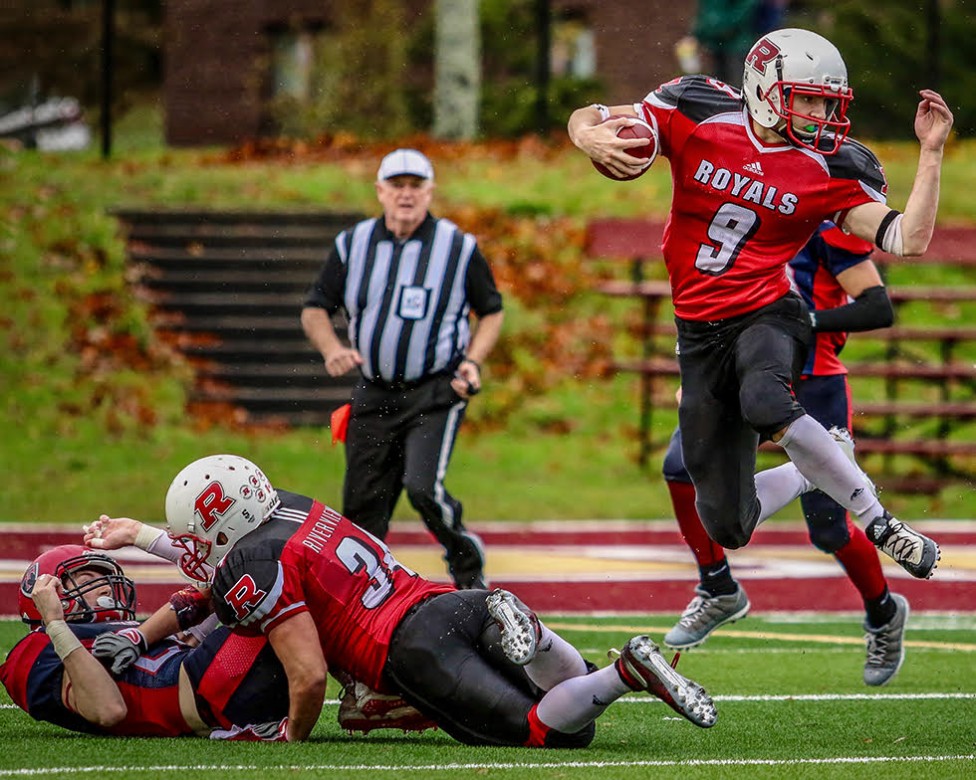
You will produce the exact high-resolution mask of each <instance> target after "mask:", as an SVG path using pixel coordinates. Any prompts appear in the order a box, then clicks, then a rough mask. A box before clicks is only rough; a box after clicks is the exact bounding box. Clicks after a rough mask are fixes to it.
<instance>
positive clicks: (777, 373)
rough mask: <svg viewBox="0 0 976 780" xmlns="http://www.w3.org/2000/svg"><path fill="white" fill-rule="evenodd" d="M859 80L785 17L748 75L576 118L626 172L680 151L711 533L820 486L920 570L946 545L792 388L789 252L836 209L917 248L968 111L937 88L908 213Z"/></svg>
mask: <svg viewBox="0 0 976 780" xmlns="http://www.w3.org/2000/svg"><path fill="white" fill-rule="evenodd" d="M852 97H853V93H852V91H851V89H850V88H849V87H848V82H847V67H846V66H845V64H844V61H843V59H842V58H841V55H840V53H839V52H838V51H837V49H836V47H834V46H833V44H831V43H830V42H829V41H827V40H826V39H825V38H823V37H821V36H819V35H817V34H815V33H812V32H809V31H807V30H798V29H787V30H777V31H774V32H771V33H769V34H767V35H764V36H763V37H762V38H760V39H759V41H758V42H757V43H756V44H755V45H754V46H753V48H752V50H751V51H750V52H749V54H748V55H747V57H746V61H745V67H744V70H743V89H742V91H741V92H740V91H738V90H736V89H733V88H732V87H730V86H728V85H727V84H724V83H722V82H720V81H717V80H716V79H713V78H709V77H707V76H684V77H681V78H678V79H675V80H673V81H671V82H668V83H667V84H664V85H662V86H660V87H658V88H657V89H656V90H654V91H653V92H651V93H650V94H648V95H647V96H646V97H645V98H644V99H643V100H642V101H640V102H637V103H634V104H631V105H619V106H614V107H612V108H609V109H608V108H607V107H606V106H599V105H593V106H588V107H585V108H580V109H577V110H576V111H574V112H573V114H572V116H571V117H570V120H569V127H568V130H569V136H570V138H571V139H572V141H573V143H574V144H575V145H576V146H577V147H579V148H580V149H581V150H582V151H583V152H584V153H585V154H586V155H587V156H588V157H590V158H591V160H593V161H594V162H597V163H599V164H601V165H603V166H604V167H606V168H608V169H609V170H610V171H611V172H612V173H613V174H614V175H616V176H619V177H620V178H626V177H633V176H635V175H639V174H640V173H641V172H642V171H643V170H644V169H645V168H646V167H647V166H648V165H649V164H650V162H651V161H653V155H652V156H651V157H650V158H649V159H639V158H636V157H634V156H632V155H631V154H630V153H629V152H628V149H630V148H632V147H637V146H647V145H648V144H649V143H650V144H654V145H655V147H656V148H655V151H659V152H660V154H661V155H663V156H664V157H666V158H667V159H668V162H669V163H670V165H671V178H672V187H673V190H672V202H671V211H670V214H669V216H668V224H667V227H666V229H665V232H664V242H663V254H664V259H665V263H666V265H667V268H668V276H669V279H670V283H671V293H672V300H673V302H674V309H675V321H676V324H677V328H678V347H679V352H680V354H679V363H680V368H681V381H682V398H681V402H680V405H679V408H678V419H679V425H680V427H681V431H682V435H683V437H684V441H683V453H684V458H685V465H686V466H687V469H688V472H689V474H690V475H691V478H692V481H693V482H694V485H695V490H696V494H697V498H696V507H697V510H698V513H699V515H700V517H701V520H702V523H703V524H704V526H705V529H706V530H707V531H708V535H709V537H711V539H712V540H714V541H715V542H716V543H717V544H719V545H721V546H722V547H726V548H730V549H735V548H738V547H742V546H743V545H745V544H747V543H748V541H749V539H750V538H751V537H752V534H753V532H754V531H755V529H756V526H757V525H758V524H759V523H760V522H761V521H762V520H764V519H765V518H767V517H769V516H770V515H771V514H773V513H774V512H775V511H777V510H778V509H780V508H782V506H785V504H786V503H788V502H789V501H790V500H792V498H794V497H796V496H798V495H801V494H802V493H805V492H807V491H809V490H810V489H811V487H813V486H815V487H817V488H819V489H820V490H822V491H823V492H824V493H826V494H827V495H829V496H830V497H831V498H833V499H834V500H835V501H837V502H838V503H839V504H841V505H842V506H844V507H845V508H846V509H847V510H849V511H850V512H851V513H852V514H853V515H854V516H856V517H857V519H858V520H859V521H860V522H861V523H862V524H863V525H864V528H865V531H866V532H867V535H868V538H869V539H870V540H871V541H872V542H873V543H874V545H875V546H877V547H878V548H879V549H881V550H882V551H883V552H884V553H886V554H887V555H889V556H891V557H892V558H893V559H894V560H895V561H897V562H898V563H899V564H900V565H901V566H902V567H903V568H904V569H906V570H907V571H908V572H909V573H910V574H911V575H912V576H914V577H919V578H928V577H930V576H931V574H932V572H933V570H934V569H935V566H936V564H937V562H938V559H939V548H938V545H937V544H936V543H935V542H934V541H933V540H932V539H929V538H928V537H926V536H925V535H923V534H921V533H919V532H918V531H916V530H914V529H913V528H911V527H910V526H909V525H908V524H906V523H904V522H902V521H900V520H897V519H895V518H894V517H892V516H891V514H890V513H889V512H887V511H886V510H885V508H884V507H883V506H882V505H881V503H880V502H879V501H878V498H877V496H876V495H875V494H874V492H873V491H872V490H871V487H870V480H868V479H867V477H866V475H864V473H863V472H862V471H861V470H860V469H859V468H858V467H857V466H856V464H854V463H852V462H851V461H850V460H849V459H848V458H847V456H846V455H845V453H844V452H843V450H842V449H841V447H840V446H839V445H838V443H837V442H836V441H835V440H834V439H833V437H831V435H830V434H829V433H828V432H827V429H826V428H824V427H823V425H821V424H820V423H819V422H817V420H816V419H815V418H814V417H812V416H810V415H808V414H807V413H806V411H805V410H804V408H803V407H802V406H801V405H800V403H799V402H798V401H797V399H796V395H795V393H794V389H793V376H795V375H796V374H797V373H798V372H799V371H800V369H801V368H802V365H803V361H804V360H805V357H806V351H807V346H808V344H809V343H810V341H811V340H812V336H813V333H812V327H811V323H810V317H809V311H808V310H807V307H806V305H805V304H804V302H803V300H802V299H801V298H800V297H799V296H798V295H797V294H796V293H794V292H792V291H791V289H790V281H789V279H788V277H787V274H786V272H785V269H786V265H787V263H788V262H789V261H790V260H791V259H792V258H793V257H795V256H796V254H797V253H798V252H799V251H800V249H802V247H803V245H804V244H805V243H806V242H807V240H808V239H809V238H810V236H811V235H813V233H814V231H815V230H816V229H817V227H818V226H819V225H820V223H821V222H822V221H823V220H825V219H831V220H833V221H834V222H835V223H836V224H837V225H838V226H839V227H840V228H841V229H842V230H843V231H844V232H845V233H848V234H853V235H855V236H858V237H860V238H862V239H864V240H866V241H871V242H874V243H875V244H876V245H877V246H879V247H881V248H882V249H884V250H885V251H888V252H891V253H893V254H896V255H900V256H908V257H912V256H918V255H921V254H923V253H924V252H925V250H926V248H927V247H928V244H929V241H930V240H931V237H932V231H933V229H934V226H935V216H936V211H937V209H938V201H939V181H940V177H941V164H942V154H943V148H944V146H945V142H946V138H947V137H948V135H949V131H950V129H951V127H952V113H951V112H950V111H949V108H948V106H947V105H946V103H945V101H944V100H943V99H942V97H941V96H940V95H938V94H937V93H935V92H932V91H931V90H922V92H921V98H922V99H921V102H920V103H919V105H918V109H917V112H916V115H915V135H916V137H917V138H918V140H919V144H920V151H919V161H918V169H917V172H916V175H915V182H914V186H913V187H912V191H911V193H910V195H909V197H908V201H907V204H906V206H905V211H904V213H899V212H897V211H895V210H894V209H891V208H889V207H888V206H887V205H885V200H886V195H885V193H886V190H887V183H886V181H885V177H884V173H883V172H882V169H881V165H880V164H879V163H878V160H877V158H876V157H875V156H874V154H872V153H871V151H870V150H868V149H867V148H866V147H864V146H863V145H861V144H859V143H857V142H856V141H853V140H848V139H847V133H848V131H849V130H850V121H849V120H848V119H847V116H846V112H847V106H848V104H849V103H850V101H851V99H852ZM617 115H620V118H616V119H610V120H609V121H605V120H607V119H608V118H609V117H610V116H617ZM637 119H640V120H642V121H644V122H646V123H648V124H649V125H650V126H651V127H652V128H653V129H654V135H655V137H654V138H653V139H652V140H650V141H648V140H647V139H622V138H618V137H617V135H616V132H617V130H618V129H620V128H622V127H626V126H628V125H632V124H634V123H635V121H636V120H637ZM760 437H763V438H769V439H771V440H772V441H773V442H775V443H777V444H778V445H779V446H780V447H782V448H783V449H784V451H785V452H786V454H787V455H788V456H789V458H790V461H791V464H792V467H791V468H789V469H785V468H784V469H781V471H780V472H778V476H777V480H776V484H775V485H773V484H770V481H768V480H767V481H765V482H759V481H757V478H756V475H755V464H756V449H757V446H758V443H759V439H760ZM787 465H790V464H787Z"/></svg>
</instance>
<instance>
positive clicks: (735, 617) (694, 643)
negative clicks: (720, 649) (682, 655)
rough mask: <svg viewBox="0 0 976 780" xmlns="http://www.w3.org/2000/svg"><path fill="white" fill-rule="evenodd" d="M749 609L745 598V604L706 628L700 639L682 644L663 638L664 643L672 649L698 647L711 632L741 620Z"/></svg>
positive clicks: (749, 606) (748, 603) (750, 606)
mask: <svg viewBox="0 0 976 780" xmlns="http://www.w3.org/2000/svg"><path fill="white" fill-rule="evenodd" d="M750 609H752V602H751V601H749V600H748V599H747V600H746V605H745V606H744V607H743V608H742V609H740V610H739V611H738V612H733V613H732V614H731V615H729V616H728V617H727V618H725V619H724V620H723V621H721V622H720V623H716V624H715V625H714V626H712V627H711V628H710V629H708V631H707V632H706V633H705V635H704V636H703V637H702V638H701V639H696V640H694V641H692V642H685V643H683V644H672V643H671V642H669V641H668V640H667V639H665V640H664V644H665V646H667V647H669V648H671V649H672V650H691V649H692V648H693V647H698V646H699V645H702V644H704V643H705V640H706V639H708V637H710V636H711V635H712V632H714V631H716V630H717V629H719V628H721V627H722V626H726V625H728V624H730V623H737V622H738V621H740V620H742V619H743V618H744V617H746V616H747V615H748V614H749V610H750Z"/></svg>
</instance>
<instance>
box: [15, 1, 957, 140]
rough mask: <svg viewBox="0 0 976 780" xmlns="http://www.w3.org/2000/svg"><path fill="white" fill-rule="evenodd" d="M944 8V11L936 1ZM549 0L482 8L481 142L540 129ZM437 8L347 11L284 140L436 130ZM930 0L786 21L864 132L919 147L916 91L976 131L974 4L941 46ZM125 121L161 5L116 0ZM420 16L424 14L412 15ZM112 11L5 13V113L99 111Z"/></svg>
mask: <svg viewBox="0 0 976 780" xmlns="http://www.w3.org/2000/svg"><path fill="white" fill-rule="evenodd" d="M932 1H933V2H934V1H935V0H932ZM535 5H536V0H481V2H480V13H481V19H482V29H481V41H482V61H483V68H484V73H483V78H482V87H483V91H482V104H481V122H482V133H483V135H484V136H485V137H489V138H490V137H517V136H519V135H521V134H523V133H526V132H531V131H533V130H535V129H536V127H535V123H536V119H537V117H536V116H535V111H534V109H535V101H536V95H537V90H536V86H535V83H534V79H535V76H534V74H535V69H536V56H537V52H536V45H537V44H536V34H535V33H536V31H535V28H534V18H535V12H534V7H535ZM430 6H431V7H429V8H426V9H423V8H422V7H421V9H422V10H421V12H420V13H419V15H416V16H414V15H409V16H408V14H407V10H406V9H407V5H406V4H405V3H404V2H401V0H363V1H362V2H356V3H336V4H334V8H335V13H336V14H337V22H338V23H337V25H336V28H335V29H334V30H329V31H326V32H327V41H326V43H327V45H325V46H323V47H321V48H320V50H319V52H318V55H317V62H316V68H315V72H314V75H313V81H314V82H315V98H314V99H312V100H311V101H309V102H306V103H298V102H296V101H294V100H289V99H287V98H279V99H278V100H277V101H275V102H274V103H272V104H269V106H268V108H269V111H270V113H271V114H272V116H273V118H274V120H275V122H276V123H277V127H278V130H279V131H280V132H283V133H284V134H286V135H290V136H294V137H301V138H314V137H315V135H316V134H317V128H321V127H324V126H327V127H330V128H335V129H336V130H337V131H339V132H348V133H352V134H354V135H356V136H358V137H363V138H394V137H398V136H401V135H403V134H404V133H407V132H417V131H424V130H426V129H427V128H429V127H430V124H431V118H432V108H431V89H430V85H431V79H432V74H433V63H432V56H433V54H432V53H433V51H434V29H433V25H434V17H433V11H432V10H431V8H432V6H433V3H431V4H430ZM928 6H929V0H925V2H920V0H890V2H886V3H863V2H861V1H860V0H796V1H795V2H793V3H791V5H790V10H789V13H788V14H787V17H786V21H785V24H787V25H789V26H805V27H809V28H810V29H813V30H816V31H817V32H820V33H822V34H824V35H826V36H827V37H828V38H830V39H831V40H832V41H833V42H834V43H835V44H836V45H837V46H838V48H839V49H840V50H841V52H842V53H843V55H844V58H845V60H846V62H847V66H848V72H849V74H850V81H851V84H852V86H853V88H854V91H855V95H856V99H855V101H854V104H853V106H852V109H851V115H852V117H853V119H854V122H855V123H856V125H857V126H858V128H859V134H860V135H863V136H866V137H871V138H876V139H878V138H896V139H905V138H910V137H911V124H910V123H906V122H904V121H900V120H896V119H895V118H896V117H904V116H910V115H911V113H913V112H914V106H915V103H916V102H917V99H916V94H917V91H918V90H919V89H921V88H923V87H936V88H938V89H941V90H942V91H943V93H944V94H945V96H946V98H947V100H948V101H949V105H950V106H951V107H952V108H953V110H954V111H955V113H956V133H957V134H958V135H960V136H962V137H971V136H973V135H974V134H976V102H974V101H972V100H970V99H969V96H970V95H971V94H972V93H973V91H974V89H976V47H973V46H972V45H971V39H972V30H973V25H974V23H976V18H974V13H973V8H972V3H971V1H970V0H938V8H939V12H940V18H941V25H940V27H939V33H938V48H937V50H933V48H932V46H931V45H930V43H929V27H928V23H927V18H926V10H927V8H928ZM116 8H117V12H116V28H117V40H116V55H115V56H116V69H115V79H116V89H117V92H116V98H117V105H116V111H117V113H119V114H121V112H122V111H123V110H124V109H126V108H128V107H130V106H131V104H132V102H133V100H134V98H135V97H136V96H137V95H139V94H142V93H145V92H147V91H152V90H158V89H159V87H160V85H161V80H162V67H161V62H162V21H163V4H162V3H161V2H160V0H117V2H116ZM411 8H412V6H411ZM100 14H101V3H98V2H74V3H65V2H56V1H55V0H9V2H7V3H4V4H2V5H0V108H2V107H3V106H4V105H6V106H8V107H9V106H14V105H19V104H20V102H21V101H23V100H25V99H27V98H28V97H29V91H30V89H31V88H32V85H36V87H37V89H38V90H39V91H40V93H41V95H44V96H46V95H49V94H54V95H69V96H74V97H77V98H79V99H80V100H81V101H82V102H83V103H84V104H86V105H87V106H89V107H90V108H94V107H95V106H97V104H98V97H99V92H98V90H99V86H100V85H99V77H98V74H99V68H100V60H99V57H100V48H99V47H100V35H101V16H100ZM601 93H602V88H601V84H600V82H599V81H597V80H585V79H570V78H566V77H557V78H554V79H553V80H552V82H551V83H550V87H549V112H548V113H549V116H550V117H551V121H552V123H553V125H554V126H556V127H558V126H561V125H562V122H563V121H564V119H565V117H567V116H568V114H569V112H570V111H571V110H572V108H575V107H576V106H579V105H584V104H586V103H589V102H592V101H593V100H596V99H597V98H598V97H599V96H600V95H601Z"/></svg>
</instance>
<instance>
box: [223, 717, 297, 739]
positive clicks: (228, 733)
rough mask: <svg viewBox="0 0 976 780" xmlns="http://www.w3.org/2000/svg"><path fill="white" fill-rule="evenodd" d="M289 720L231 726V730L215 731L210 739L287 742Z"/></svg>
mask: <svg viewBox="0 0 976 780" xmlns="http://www.w3.org/2000/svg"><path fill="white" fill-rule="evenodd" d="M287 732H288V718H282V719H281V720H280V721H271V722H269V723H251V724H248V725H247V726H231V727H230V728H229V729H214V730H213V731H211V732H210V739H222V740H225V741H227V742H287V741H288V736H287Z"/></svg>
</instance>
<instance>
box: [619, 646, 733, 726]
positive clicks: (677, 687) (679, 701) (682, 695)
mask: <svg viewBox="0 0 976 780" xmlns="http://www.w3.org/2000/svg"><path fill="white" fill-rule="evenodd" d="M652 648H653V649H652ZM632 653H633V655H634V657H635V659H636V660H639V661H643V668H645V669H646V670H648V671H650V673H651V674H652V675H653V676H654V679H655V680H656V681H657V683H658V684H659V685H660V686H661V687H662V688H663V689H664V693H666V694H667V698H665V697H664V696H661V694H660V692H658V691H653V690H649V693H651V694H653V695H656V696H657V697H658V698H660V699H661V700H662V701H664V703H665V704H667V705H668V706H669V707H671V709H673V710H674V711H675V712H678V713H679V714H681V715H683V716H684V717H685V718H687V719H688V720H690V721H691V722H692V723H694V724H695V725H696V726H699V727H700V728H703V729H709V728H711V727H712V726H714V725H715V721H716V720H717V719H718V711H717V710H716V709H715V704H714V702H713V701H712V699H711V697H710V696H709V695H708V694H707V693H706V692H705V689H704V688H702V687H701V686H700V685H699V684H698V683H696V682H693V681H692V680H689V679H688V678H687V677H683V676H681V675H680V674H678V673H677V672H676V671H675V670H674V669H673V668H672V667H671V664H669V663H668V662H667V661H666V660H665V659H664V656H663V655H661V653H660V651H659V650H657V648H656V647H655V646H654V645H653V644H650V645H641V646H639V647H638V648H636V649H633V650H632ZM630 666H631V667H632V668H631V673H632V674H633V673H634V672H637V671H638V670H637V669H633V665H632V664H630ZM640 678H641V679H642V680H643V679H644V678H643V675H640ZM646 682H647V681H646V680H645V683H646Z"/></svg>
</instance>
